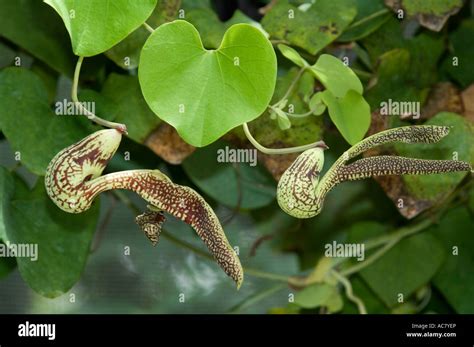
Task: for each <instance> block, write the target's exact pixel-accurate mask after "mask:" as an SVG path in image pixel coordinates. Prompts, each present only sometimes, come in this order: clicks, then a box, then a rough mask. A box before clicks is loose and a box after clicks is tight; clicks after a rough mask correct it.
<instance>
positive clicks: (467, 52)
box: [444, 19, 474, 87]
mask: <svg viewBox="0 0 474 347" xmlns="http://www.w3.org/2000/svg"><path fill="white" fill-rule="evenodd" d="M473 36H474V19H469V20H464V21H462V22H461V25H460V26H459V27H458V28H457V29H456V30H454V31H453V32H452V33H451V34H450V35H449V39H450V41H451V45H452V47H453V49H454V52H453V54H450V55H449V57H447V58H446V61H445V62H444V66H445V67H446V69H447V71H448V73H449V75H450V76H451V77H452V78H454V79H455V80H456V81H457V82H459V83H460V84H461V85H462V86H463V87H467V86H469V85H470V84H471V83H473V82H474V71H473V69H472V65H471V62H472V61H473V59H474V46H473V45H472V44H471V43H472V37H473ZM454 59H456V60H457V61H455V60H454ZM455 63H457V64H455Z"/></svg>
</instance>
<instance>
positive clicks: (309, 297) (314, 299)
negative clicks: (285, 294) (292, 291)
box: [295, 283, 342, 311]
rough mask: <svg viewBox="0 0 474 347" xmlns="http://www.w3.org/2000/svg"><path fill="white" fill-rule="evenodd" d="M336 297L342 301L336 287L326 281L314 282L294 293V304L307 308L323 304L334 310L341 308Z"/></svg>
mask: <svg viewBox="0 0 474 347" xmlns="http://www.w3.org/2000/svg"><path fill="white" fill-rule="evenodd" d="M337 298H339V299H340V300H341V303H342V298H341V297H340V294H339V291H338V290H337V287H335V286H333V285H330V284H327V283H316V284H313V285H310V286H308V287H306V288H304V289H303V290H301V291H299V292H298V293H296V295H295V304H296V305H298V306H300V307H302V308H308V309H309V308H316V307H321V306H325V307H328V308H332V309H333V310H334V311H336V310H338V308H339V309H340V308H342V307H340V302H339V300H338V299H337Z"/></svg>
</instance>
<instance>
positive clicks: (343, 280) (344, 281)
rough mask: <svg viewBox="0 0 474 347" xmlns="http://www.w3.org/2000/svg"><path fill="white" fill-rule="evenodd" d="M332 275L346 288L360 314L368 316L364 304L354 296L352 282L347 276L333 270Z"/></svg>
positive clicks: (348, 296)
mask: <svg viewBox="0 0 474 347" xmlns="http://www.w3.org/2000/svg"><path fill="white" fill-rule="evenodd" d="M330 274H331V275H332V276H333V277H334V278H336V279H337V280H338V281H339V282H341V284H342V285H343V286H344V289H345V291H346V296H347V298H348V299H349V300H351V301H352V302H353V303H354V304H356V306H357V309H358V310H359V313H360V314H367V309H366V308H365V304H364V302H363V301H362V300H361V299H360V298H359V297H357V296H355V295H354V292H353V290H352V285H351V282H350V281H349V280H348V279H347V278H346V277H345V276H343V275H342V274H340V273H339V272H337V271H334V270H331V272H330Z"/></svg>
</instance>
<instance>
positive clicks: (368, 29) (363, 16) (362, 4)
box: [337, 0, 391, 42]
mask: <svg viewBox="0 0 474 347" xmlns="http://www.w3.org/2000/svg"><path fill="white" fill-rule="evenodd" d="M355 1H356V5H357V16H356V17H355V19H354V21H353V22H352V24H351V25H350V26H349V27H348V28H347V30H345V31H344V33H343V34H342V35H341V36H340V37H339V38H338V39H337V41H340V42H347V41H355V40H360V39H361V38H364V37H366V36H367V35H370V34H371V33H373V32H374V31H376V30H377V29H378V28H380V27H381V26H382V25H383V24H384V23H385V22H386V21H387V20H388V19H389V18H390V17H391V14H390V12H389V10H388V9H387V8H386V7H385V4H384V0H371V1H367V0H355Z"/></svg>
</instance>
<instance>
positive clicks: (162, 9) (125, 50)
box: [105, 0, 181, 69]
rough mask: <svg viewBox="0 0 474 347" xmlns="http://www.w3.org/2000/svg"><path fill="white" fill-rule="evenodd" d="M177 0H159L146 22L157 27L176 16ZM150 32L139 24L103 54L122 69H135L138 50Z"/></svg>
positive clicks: (178, 3)
mask: <svg viewBox="0 0 474 347" xmlns="http://www.w3.org/2000/svg"><path fill="white" fill-rule="evenodd" d="M180 2H181V1H179V0H160V1H158V4H157V5H156V7H155V9H154V11H153V13H152V14H151V16H150V17H149V18H148V19H147V21H146V22H147V24H149V25H150V26H151V27H152V28H157V27H159V26H160V25H161V24H163V23H166V22H169V21H172V20H173V19H175V18H176V15H177V12H178V10H179V6H180ZM148 36H150V33H149V32H148V30H147V29H145V28H144V27H143V26H140V27H139V28H138V29H136V30H135V31H134V32H132V33H131V34H130V35H128V36H127V37H126V38H125V39H124V40H122V41H120V42H119V43H118V44H116V45H115V46H113V47H112V48H111V49H109V50H108V51H106V52H105V55H106V56H107V57H108V58H110V59H111V60H112V61H113V62H114V63H116V64H117V65H118V66H120V67H121V68H123V69H135V68H136V67H138V61H139V58H140V52H141V50H142V47H143V45H144V44H145V41H146V39H147V38H148Z"/></svg>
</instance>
